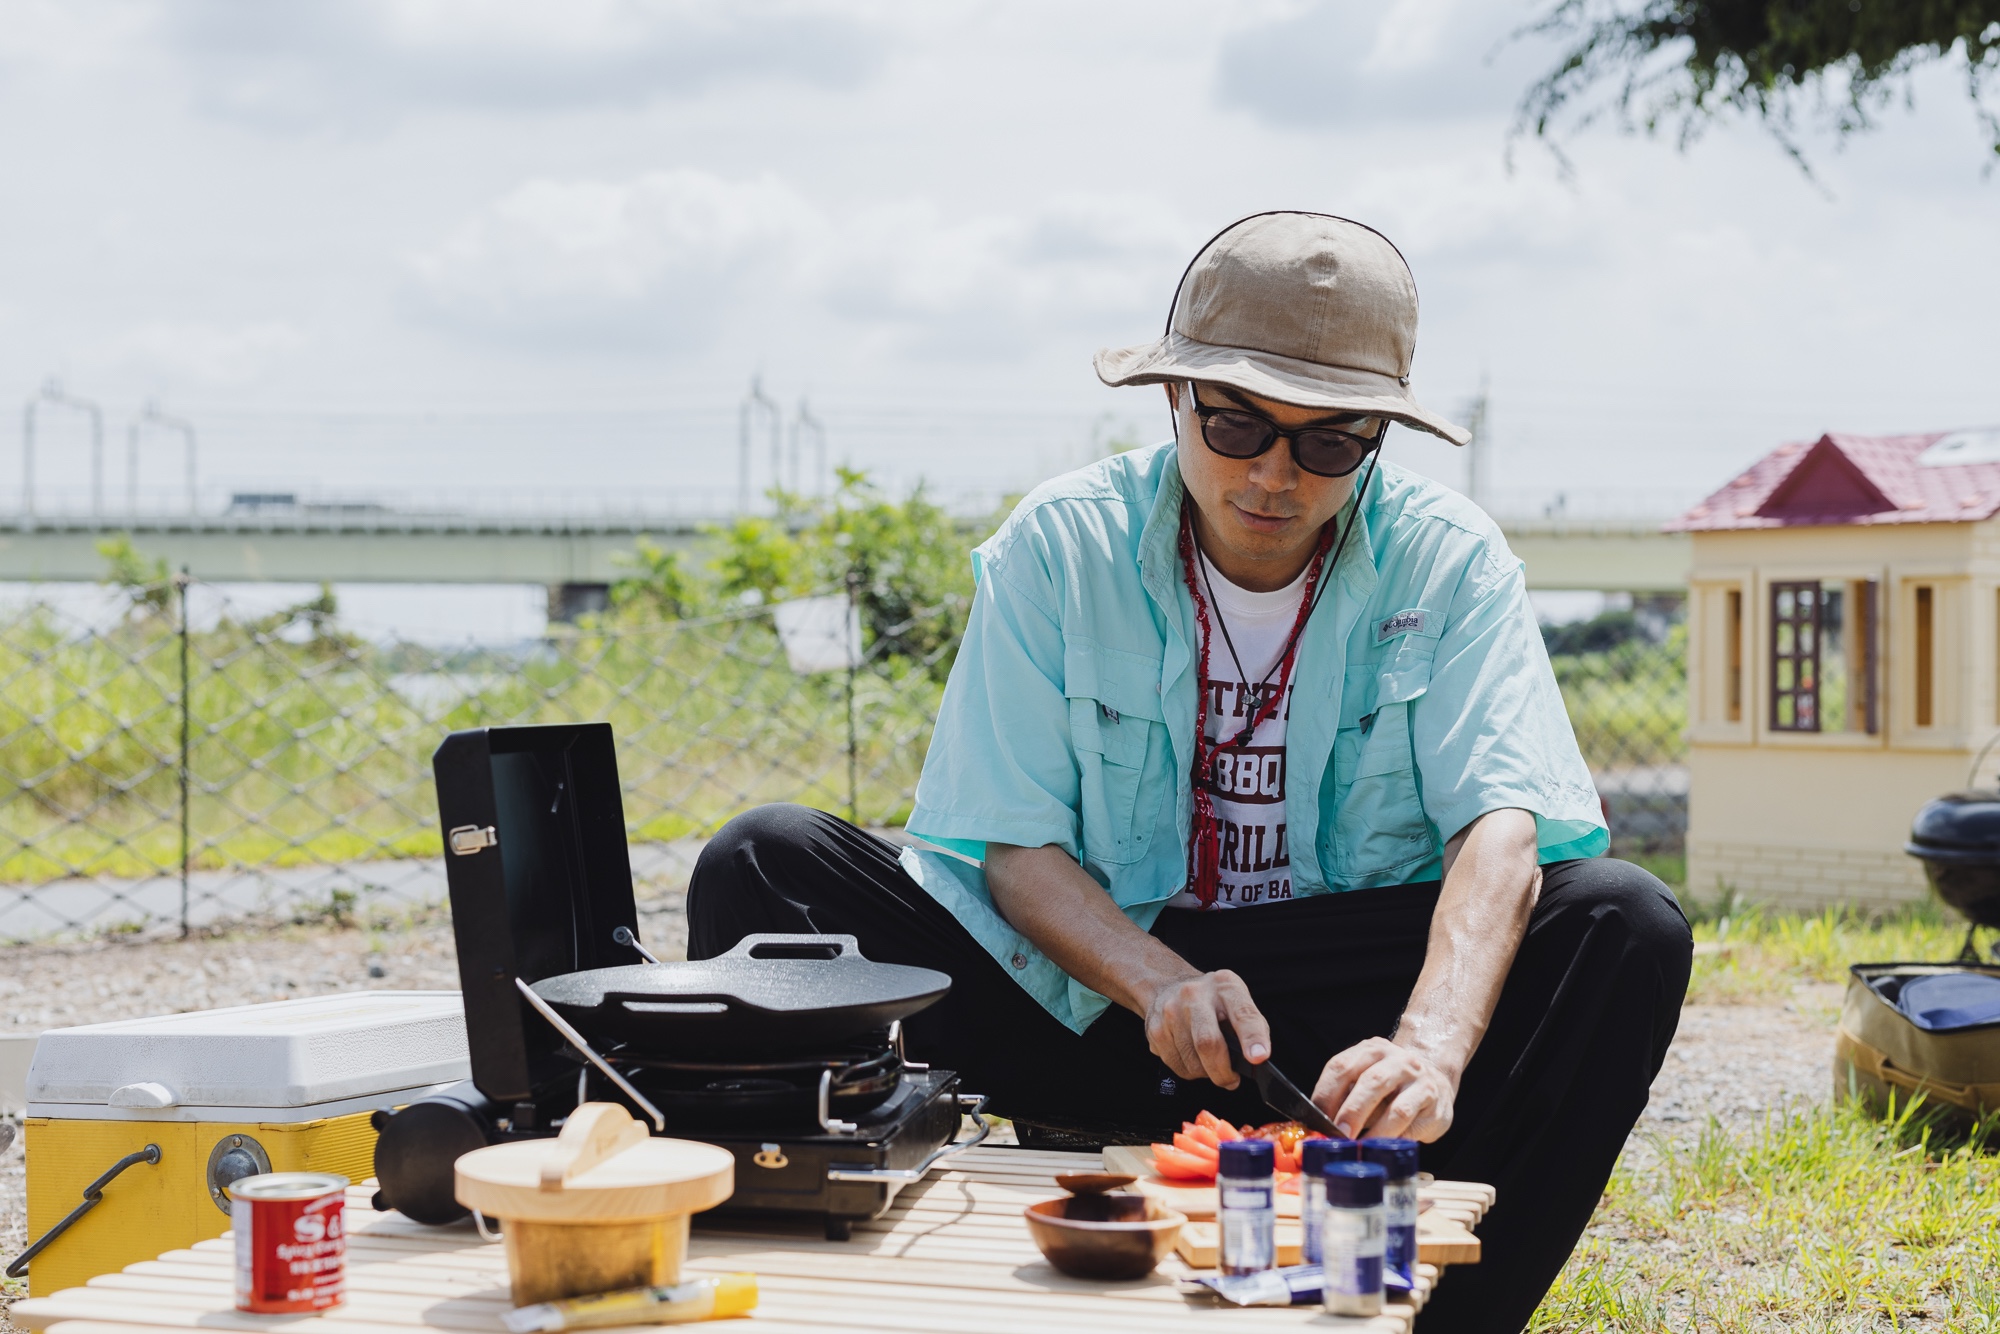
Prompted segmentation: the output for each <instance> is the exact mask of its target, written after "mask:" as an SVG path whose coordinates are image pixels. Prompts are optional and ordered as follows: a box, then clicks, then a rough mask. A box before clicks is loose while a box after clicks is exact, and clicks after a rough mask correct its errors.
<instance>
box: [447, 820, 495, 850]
mask: <svg viewBox="0 0 2000 1334" xmlns="http://www.w3.org/2000/svg"><path fill="white" fill-rule="evenodd" d="M444 839H445V842H446V843H447V844H449V845H450V847H451V850H452V852H454V853H455V854H457V855H458V856H460V857H470V856H471V855H472V854H473V853H475V852H477V851H479V850H480V849H481V848H497V847H499V846H500V831H499V830H497V829H495V828H494V827H493V826H492V825H490V824H489V825H476V824H462V825H460V826H459V827H458V828H456V829H454V830H452V831H451V832H450V833H448V834H446V835H445V836H444Z"/></svg>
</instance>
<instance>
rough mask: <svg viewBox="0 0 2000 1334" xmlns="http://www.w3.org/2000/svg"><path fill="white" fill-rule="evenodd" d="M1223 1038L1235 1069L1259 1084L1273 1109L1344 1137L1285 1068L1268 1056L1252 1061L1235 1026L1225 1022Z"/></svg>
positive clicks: (1333, 1134)
mask: <svg viewBox="0 0 2000 1334" xmlns="http://www.w3.org/2000/svg"><path fill="white" fill-rule="evenodd" d="M1222 1039H1223V1041H1225V1042H1227V1043H1228V1044H1229V1063H1230V1064H1231V1065H1233V1066H1235V1067H1236V1073H1237V1074H1239V1075H1242V1076H1243V1077H1244V1078H1245V1079H1247V1080H1249V1081H1250V1082H1251V1083H1253V1084H1255V1085H1256V1086H1257V1092H1259V1093H1260V1094H1262V1095H1263V1097H1264V1105H1265V1106H1266V1107H1269V1108H1270V1109H1271V1110H1272V1111H1274V1112H1281V1113H1283V1114H1284V1116H1285V1117H1286V1119H1288V1120H1292V1121H1297V1122H1298V1123H1299V1124H1300V1125H1302V1126H1304V1127H1305V1128H1306V1129H1307V1130H1317V1131H1318V1132H1319V1133H1320V1134H1322V1135H1330V1136H1332V1137H1333V1138H1335V1139H1343V1138H1345V1136H1343V1135H1342V1134H1341V1133H1340V1128H1339V1127H1338V1126H1336V1125H1334V1123H1333V1118H1332V1117H1330V1116H1328V1115H1327V1114H1326V1113H1325V1112H1323V1111H1321V1110H1320V1109H1319V1105H1318V1104H1317V1103H1315V1102H1314V1101H1313V1100H1312V1099H1311V1098H1308V1097H1307V1096H1306V1095H1305V1094H1303V1093H1301V1092H1299V1086H1298V1085H1297V1084H1294V1083H1293V1082H1292V1081H1291V1080H1289V1079H1287V1078H1285V1072H1284V1071H1282V1070H1280V1069H1279V1068H1278V1067H1277V1066H1276V1065H1274V1064H1272V1063H1271V1061H1270V1059H1269V1058H1268V1057H1267V1058H1266V1059H1265V1060H1263V1061H1261V1062H1259V1063H1257V1064H1255V1065H1253V1064H1251V1063H1250V1060H1249V1058H1247V1057H1246V1056H1244V1055H1243V1045H1242V1044H1241V1043H1239V1042H1238V1041H1237V1040H1236V1030H1235V1029H1233V1028H1231V1027H1230V1026H1229V1024H1228V1023H1227V1022H1224V1023H1223V1025H1222Z"/></svg>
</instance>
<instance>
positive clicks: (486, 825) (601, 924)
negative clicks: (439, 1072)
mask: <svg viewBox="0 0 2000 1334" xmlns="http://www.w3.org/2000/svg"><path fill="white" fill-rule="evenodd" d="M433 767H434V769H435V772H436V776H437V790H438V813H439V816H440V819H441V821H442V823H443V825H444V829H445V875H446V880H447V882H448V885H449V888H450V893H451V916H452V934H453V936H454V938H455V940H456V942H457V945H458V971H459V981H460V985H461V987H462V988H463V991H464V998H465V1027H466V1036H467V1039H468V1047H469V1051H470V1056H471V1064H472V1078H471V1079H470V1080H468V1081H466V1082H465V1083H463V1084H458V1085H455V1086H453V1087H452V1088H451V1089H448V1090H446V1091H445V1092H444V1093H442V1094H440V1095H437V1096H435V1097H432V1098H427V1099H424V1100H422V1101H420V1102H416V1103H413V1104H411V1105H410V1106H409V1107H406V1108H404V1109H403V1110H401V1111H399V1112H397V1113H395V1114H394V1115H393V1116H391V1115H388V1114H386V1113H380V1112H378V1113H377V1114H376V1121H377V1125H376V1128H377V1130H378V1131H380V1138H379V1139H378V1141H377V1143H376V1149H375V1171H376V1176H377V1178H378V1180H379V1181H380V1182H381V1192H380V1194H378V1195H377V1197H376V1207H377V1208H393V1209H397V1210H400V1211H401V1212H402V1213H404V1214H406V1215H408V1216H409V1217H411V1218H413V1219H415V1220H417V1221H418V1222H422V1223H433V1224H441V1223H449V1222H452V1221H455V1220H456V1219H459V1218H463V1217H464V1216H465V1215H466V1210H465V1209H464V1208H463V1207H461V1206H460V1205H459V1204H458V1202H457V1200H456V1198H454V1194H453V1182H452V1164H453V1163H454V1162H455V1161H456V1160H457V1158H458V1157H459V1155H460V1154H462V1153H465V1152H467V1151H468V1150H471V1149H475V1148H478V1147H480V1146H482V1145H485V1144H493V1143H500V1142H504V1141H507V1140H514V1139H525V1138H535V1137H541V1136H547V1135H553V1134H555V1133H556V1132H557V1131H558V1130H559V1129H560V1128H561V1126H562V1124H563V1121H564V1119H565V1118H566V1117H567V1116H568V1114H569V1112H570V1110H571V1109H573V1108H574V1107H575V1106H576V1105H577V1104H578V1103H581V1102H585V1101H590V1100H611V1101H617V1102H622V1103H624V1104H625V1105H626V1107H627V1108H628V1109H630V1110H631V1111H632V1113H633V1115H634V1116H635V1117H637V1118H639V1119H640V1120H642V1121H646V1122H649V1123H650V1124H651V1125H652V1126H654V1128H655V1129H657V1130H660V1131H663V1132H664V1133H666V1134H670V1135H675V1136H678V1137H681V1138H686V1139H699V1140H705V1141H707V1142H709V1143H712V1144H719V1145H721V1146H723V1147H725V1148H728V1149H730V1150H731V1151H732V1152H733V1153H734V1154H735V1155H736V1159H737V1164H736V1190H735V1194H734V1195H732V1196H731V1198H730V1200H729V1202H728V1203H727V1204H726V1205H725V1206H724V1207H723V1209H722V1210H720V1211H717V1212H718V1213H722V1214H725V1215H734V1216H739V1217H740V1216H743V1215H752V1216H755V1215H773V1214H779V1215H792V1216H798V1215H806V1216H813V1217H818V1218H820V1219H822V1220H824V1222H825V1226H826V1231H827V1234H828V1235H829V1236H830V1237H845V1236H846V1235H847V1234H848V1232H849V1230H850V1228H851V1226H852V1224H853V1222H854V1221H855V1220H857V1219H866V1218H872V1217H875V1216H877V1215H879V1214H881V1213H882V1212H883V1211H884V1210H886V1209H887V1208H888V1207H889V1204H890V1202H891V1200H892V1199H893V1198H894V1196H895V1194H896V1192H897V1191H898V1190H899V1189H900V1188H901V1187H902V1186H904V1185H907V1184H909V1183H911V1182H913V1181H917V1180H921V1179H922V1178H923V1176H924V1174H925V1173H926V1172H927V1171H928V1170H929V1169H930V1167H931V1166H932V1165H933V1164H935V1163H936V1162H938V1161H940V1160H941V1159H942V1158H944V1157H946V1156H948V1155H950V1154H952V1153H955V1152H957V1151H959V1150H961V1149H964V1148H969V1147H971V1146H972V1145H973V1144H975V1143H978V1142H979V1141H981V1140H983V1139H984V1138H985V1134H986V1122H985V1121H984V1119H983V1118H982V1117H980V1115H979V1109H980V1108H983V1106H984V1105H985V1100H984V1099H983V1098H979V1097H977V1096H974V1095H961V1094H960V1093H959V1092H958V1076H957V1074H956V1073H954V1072H952V1071H949V1070H933V1069H931V1068H930V1067H928V1066H926V1065H923V1064H921V1063H918V1062H915V1061H911V1060H908V1059H906V1057H905V1055H904V1052H903V1046H902V1042H901V1030H900V1021H901V1020H902V1019H903V1018H904V1017H905V1016H907V1015H909V1014H912V1013H915V1012H916V1011H918V1010H921V1009H922V1008H923V1007H925V1006H926V1005H929V1004H931V1003H932V1002H934V1001H935V1000H937V999H938V998H939V997H940V996H942V995H944V994H945V991H946V990H947V989H948V988H949V987H950V985H951V979H950V978H949V977H947V976H945V975H944V974H943V973H939V972H936V971H934V970H932V969H927V968H912V967H907V966H899V965H891V964H881V963H876V962H874V961H872V960H869V959H867V958H865V957H863V955H862V954H861V951H860V949H859V947H858V945H857V943H856V942H855V940H854V938H853V937H852V936H813V935H806V936H791V935H761V936H750V937H746V938H745V939H744V940H743V941H741V942H739V944H738V945H737V946H736V947H735V948H734V949H732V950H730V951H729V952H728V953H727V954H724V955H722V956H719V957H717V958H715V959H710V960H704V961H700V962H693V963H661V962H658V961H656V960H654V959H653V957H652V955H651V954H650V952H648V951H647V950H646V948H645V946H644V944H643V943H642V942H641V941H640V938H639V936H638V917H637V909H636V905H635V903H634V900H633V894H632V871H631V863H630V860H629V858H628V855H627V849H626V844H625V819H624V803H623V798H622V793H621V790H620V787H619V783H618V766H617V759H616V756H615V753H614V750H613V746H612V735H611V727H610V725H609V724H607V723H585V724H564V725H558V726H549V727H495V728H481V729H478V730H475V731H467V732H454V733H452V734H451V735H450V736H449V737H447V738H446V739H445V741H444V743H443V744H442V745H441V746H439V747H438V751H437V755H436V757H435V759H434V761H433ZM966 1110H970V1111H971V1112H972V1114H973V1119H974V1123H975V1126H976V1127H977V1128H976V1130H975V1132H974V1134H973V1135H972V1136H971V1137H970V1138H968V1139H966V1140H964V1141H962V1142H957V1143H954V1142H953V1141H954V1136H956V1135H957V1134H958V1131H959V1127H960V1123H961V1119H962V1116H961V1114H962V1112H963V1111H966Z"/></svg>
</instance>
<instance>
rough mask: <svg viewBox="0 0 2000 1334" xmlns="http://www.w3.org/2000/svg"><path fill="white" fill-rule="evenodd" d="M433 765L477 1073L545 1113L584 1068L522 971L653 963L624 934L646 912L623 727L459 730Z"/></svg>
mask: <svg viewBox="0 0 2000 1334" xmlns="http://www.w3.org/2000/svg"><path fill="white" fill-rule="evenodd" d="M431 763H432V769H433V772H434V773H435V774H436V777H437V793H438V815H439V819H440V821H441V823H442V824H443V826H444V829H445V831H446V832H445V845H446V850H445V859H444V860H445V880H446V883H447V885H448V886H449V889H450V894H451V919H452V934H453V936H454V937H455V938H456V941H457V945H458V975H459V984H460V986H461V987H463V989H464V992H465V1027H466V1035H467V1038H468V1041H469V1045H470V1051H471V1060H472V1082H473V1083H474V1084H475V1085H476V1086H477V1087H478V1089H479V1091H480V1092H481V1093H483V1094H485V1095H486V1096H487V1097H488V1098H490V1099H492V1100H493V1102H495V1103H496V1104H498V1105H499V1106H500V1107H502V1108H513V1109H515V1116H516V1118H517V1119H518V1118H520V1117H527V1118H530V1119H532V1117H533V1107H532V1104H533V1101H534V1098H535V1093H536V1090H537V1089H540V1088H542V1087H543V1086H545V1085H546V1084H547V1083H548V1082H549V1081H550V1080H552V1079H554V1078H556V1077H557V1076H560V1075H564V1074H571V1075H573V1073H574V1071H575V1068H576V1067H575V1065H574V1063H573V1062H571V1061H570V1060H569V1059H568V1058H567V1057H566V1056H565V1055H564V1054H563V1046H564V1043H563V1039H562V1037H561V1036H560V1035H559V1034H558V1033H557V1032H556V1031H555V1030H554V1029H553V1028H551V1027H550V1026H549V1025H548V1023H547V1021H545V1020H544V1019H543V1018H542V1017H541V1016H540V1015H538V1014H536V1013H535V1012H534V1011H533V1010H532V1009H531V1008H530V1007H529V1006H528V1004H527V1002H525V1001H523V1000H522V999H521V996H520V993H519V991H518V990H517V989H516V987H515V984H514V981H515V979H516V978H519V979H521V980H522V981H524V982H527V983H529V984H533V983H536V982H540V981H542V980H543V979H545V978H550V977H558V976H561V975H563V974H565V973H575V972H581V971H583V970H586V969H592V968H609V967H614V966H617V965H620V964H634V963H639V962H641V961H642V957H641V955H640V953H639V951H638V950H637V949H636V948H634V947H633V946H630V945H621V944H618V943H617V942H616V941H615V940H614V939H613V934H614V933H615V932H617V930H618V928H620V927H624V928H625V929H626V930H627V931H628V932H636V929H637V927H638V915H637V910H636V908H635V907H634V904H633V896H632V865H631V861H630V858H629V856H628V855H627V852H626V846H625V805H624V798H623V793H622V790H621V789H620V787H619V783H618V758H617V754H616V752H615V750H614V749H613V746H612V737H611V725H610V724H609V723H577V724H560V725H555V726H546V727H490V728H480V729H478V730H474V731H466V732H454V733H452V734H451V735H450V736H448V737H446V738H445V740H444V743H443V744H442V745H440V746H439V747H438V749H437V754H436V755H435V756H434V757H433V758H432V762H431ZM521 1128H522V1129H527V1128H528V1126H527V1125H523V1126H522V1127H521Z"/></svg>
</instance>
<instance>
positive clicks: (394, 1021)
mask: <svg viewBox="0 0 2000 1334" xmlns="http://www.w3.org/2000/svg"><path fill="white" fill-rule="evenodd" d="M466 1068H467V1063H466V1056H465V1024H464V1018H463V1012H462V1010H461V1008H460V1006H459V998H458V993H457V992H449V991H446V992H408V991H405V992H391V991H377V992H357V993H352V994H349V995H344V996H322V997H314V998H310V999H306V1000H296V1001H280V1002H277V1003H275V1004H271V1005H252V1006H240V1007H237V1008H234V1009H228V1010H205V1011H199V1012H196V1013H192V1014H180V1015H169V1016H164V1017H162V1018H159V1019H142V1020H133V1021H129V1022H121V1023H113V1024H92V1025H87V1026H85V1027H82V1028H69V1029H56V1030H54V1031H52V1032H49V1033H46V1034H43V1035H42V1039H41V1041H40V1042H39V1043H38V1044H37V1046H36V1049H35V1058H34V1066H33V1069H32V1070H31V1071H30V1074H29V1083H28V1116H27V1119H26V1127H25V1128H26V1132H27V1133H26V1148H27V1166H28V1239H29V1241H30V1242H33V1241H34V1240H36V1239H38V1238H40V1237H42V1236H44V1235H45V1234H46V1233H47V1232H48V1231H49V1229H50V1228H52V1227H54V1226H55V1225H56V1224H57V1223H59V1222H61V1221H62V1219H63V1217H64V1216H65V1215H66V1214H68V1213H69V1212H70V1211H71V1210H72V1209H74V1208H76V1206H77V1205H78V1204H80V1203H82V1202H83V1192H84V1188H85V1187H87V1186H89V1185H90V1184H91V1182H93V1181H95V1180H96V1179H97V1178H98V1177H100V1176H102V1175H103V1174H104V1173H105V1172H106V1171H107V1170H109V1169H110V1168H111V1167H112V1166H113V1165H114V1164H115V1163H117V1162H118V1160H119V1159H121V1158H123V1157H125V1156H126V1155H128V1154H132V1153H138V1152H141V1151H143V1150H144V1149H145V1147H146V1146H147V1145H148V1144H152V1145H157V1146H158V1147H159V1150H160V1160H159V1162H158V1163H156V1164H155V1163H148V1162H146V1161H144V1160H141V1161H139V1162H136V1163H134V1164H132V1165H131V1166H130V1167H127V1168H126V1169H125V1170H124V1171H123V1172H121V1173H119V1174H118V1176H117V1177H116V1178H114V1179H113V1180H112V1181H111V1182H110V1183H109V1184H107V1185H106V1186H105V1187H104V1191H103V1198H102V1201H101V1203H99V1204H98V1205H97V1206H96V1207H94V1208H92V1209H91V1210H90V1211H89V1212H88V1213H86V1214H85V1215H84V1216H83V1217H82V1218H80V1219H78V1220H77V1221H76V1222H75V1223H73V1224H72V1225H71V1226H70V1227H69V1228H68V1229H67V1230H66V1231H64V1232H63V1234H62V1235H61V1236H59V1237H57V1238H56V1239H55V1240H54V1241H53V1242H51V1243H50V1244H49V1246H48V1247H47V1249H45V1250H44V1251H42V1253H41V1254H39V1255H37V1256H36V1257H35V1258H34V1259H33V1261H31V1262H30V1264H29V1268H28V1284H29V1291H30V1293H32V1294H33V1295H34V1296H37V1297H41V1296H46V1295H47V1294H49V1293H52V1292H57V1291H60V1290H61V1289H63V1288H70V1287H75V1286H77V1285H78V1284H81V1283H85V1282H88V1281H89V1280H90V1279H92V1278H95V1277H97V1276H98V1275H99V1274H107V1273H112V1272H115V1271H116V1270H119V1269H123V1268H124V1267H125V1266H126V1265H129V1264H135V1263H137V1262H139V1261H141V1260H150V1259H152V1258H153V1257H154V1256H156V1255H159V1254H160V1253H161V1252H163V1251H170V1250H175V1249H178V1248H180V1247H185V1246H191V1245H193V1244H194V1243H195V1242H197V1241H202V1240H205V1239H208V1238H211V1237H219V1236H221V1235H222V1234H223V1232H225V1231H226V1230H227V1229H228V1227H229V1215H228V1213H227V1212H226V1209H225V1206H226V1204H227V1196H226V1195H223V1194H222V1188H223V1187H225V1186H226V1185H227V1183H228V1181H230V1180H232V1179H234V1178H235V1177H237V1176H241V1175H247V1174H249V1173H250V1172H254V1171H272V1172H298V1171H308V1172H335V1173H338V1174H340V1175H341V1176H344V1177H347V1178H349V1179H350V1180H352V1181H355V1182H357V1183H358V1182H361V1181H365V1180H367V1179H368V1178H370V1177H372V1176H373V1175H374V1174H375V1168H374V1157H375V1131H374V1128H373V1127H372V1125H371V1124H370V1118H371V1117H372V1116H373V1115H374V1113H375V1111H376V1110H377V1109H379V1108H391V1107H399V1106H402V1105H404V1104H405V1103H409V1102H412V1101H415V1100H416V1099H417V1098H420V1097H423V1096H425V1095H426V1094H428V1093H431V1092H433V1091H435V1090H437V1089H438V1088H440V1087H443V1086H445V1085H448V1084H450V1083H453V1082H456V1081H457V1080H459V1079H463V1078H465V1077H466ZM371 1086H374V1087H371ZM216 1095H222V1096H216ZM219 1195H220V1196H221V1200H220V1203H219V1202H218V1196H219Z"/></svg>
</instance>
